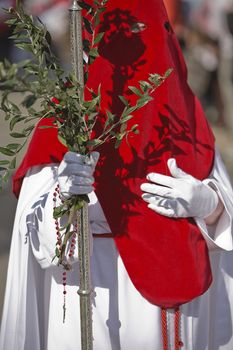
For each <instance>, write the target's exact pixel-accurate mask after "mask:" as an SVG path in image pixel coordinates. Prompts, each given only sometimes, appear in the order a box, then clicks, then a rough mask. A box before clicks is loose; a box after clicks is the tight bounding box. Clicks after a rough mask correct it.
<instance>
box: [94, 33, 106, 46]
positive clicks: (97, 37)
mask: <svg viewBox="0 0 233 350" xmlns="http://www.w3.org/2000/svg"><path fill="white" fill-rule="evenodd" d="M103 36H104V33H99V34H97V35H96V36H95V39H94V44H95V45H96V44H98V43H99V42H100V41H101V39H102V38H103Z"/></svg>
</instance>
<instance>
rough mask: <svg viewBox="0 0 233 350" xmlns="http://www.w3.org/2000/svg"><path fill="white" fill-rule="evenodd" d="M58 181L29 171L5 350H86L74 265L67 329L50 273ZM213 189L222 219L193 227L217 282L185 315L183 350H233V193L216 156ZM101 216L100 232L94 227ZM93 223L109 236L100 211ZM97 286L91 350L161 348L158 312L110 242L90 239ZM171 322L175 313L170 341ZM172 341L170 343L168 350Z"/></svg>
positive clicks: (52, 170)
mask: <svg viewBox="0 0 233 350" xmlns="http://www.w3.org/2000/svg"><path fill="white" fill-rule="evenodd" d="M56 180H57V179H56V166H55V165H54V166H53V165H48V166H44V167H34V168H32V169H30V170H29V171H28V173H27V176H26V177H25V179H24V182H23V186H22V189H21V194H20V198H19V202H18V208H17V212H16V217H15V225H14V231H13V237H12V244H11V251H10V258H9V266H8V278H7V285H6V294H5V303H4V310H3V316H2V326H1V336H0V350H78V349H81V346H80V325H79V322H80V321H79V300H78V295H77V289H78V267H77V263H75V264H74V265H73V269H72V271H71V272H70V273H69V274H68V277H67V287H66V289H67V298H66V307H67V312H66V321H65V323H63V309H62V306H63V285H62V269H61V268H60V267H57V266H51V258H50V255H51V254H52V255H53V254H54V252H53V251H54V243H53V241H54V242H55V240H56V233H55V226H54V220H53V218H52V210H53V209H52V208H53V201H52V195H53V191H54V187H55V185H56V182H57V181H56ZM210 181H211V182H212V183H214V184H215V186H216V188H217V191H218V193H219V195H220V197H221V198H222V201H223V203H224V205H225V211H224V212H223V214H222V216H221V217H220V219H219V221H218V223H217V224H216V225H215V226H214V227H212V228H207V227H206V226H205V224H204V221H202V220H196V221H197V224H198V225H199V227H200V228H201V230H202V232H203V235H204V237H205V239H206V240H207V243H208V246H209V248H210V256H211V263H212V269H213V277H214V282H213V284H212V286H211V288H210V289H209V290H208V291H207V292H206V293H205V294H204V295H203V296H201V297H199V298H196V299H195V300H193V301H191V302H189V303H187V304H185V305H183V306H182V307H181V339H182V341H183V343H184V347H183V349H184V350H220V349H221V350H232V349H233V320H232V317H233V294H232V293H233V278H232V277H233V253H232V252H229V251H230V250H232V248H233V243H232V215H233V195H232V194H233V193H232V189H231V185H230V182H229V179H228V176H227V173H226V170H225V168H224V165H223V164H222V161H221V159H220V156H219V154H218V152H216V158H215V164H214V168H213V171H212V173H211V176H210ZM93 208H94V207H93ZM90 210H92V209H90ZM93 213H94V214H93ZM96 213H97V216H98V218H97V221H98V220H99V222H97V226H95V225H96V223H95V220H96V218H95V217H94V219H93V215H94V216H95V215H96ZM91 216H92V219H93V223H92V230H94V231H95V232H106V229H107V228H106V227H104V226H106V223H105V222H104V219H103V216H102V212H101V209H100V208H99V207H98V208H97V209H96V210H94V211H93V212H92V214H91ZM100 217H101V218H102V219H99V218H100ZM44 237H46V240H47V241H48V242H49V241H50V239H51V242H50V243H49V244H48V247H46V241H44ZM51 247H52V248H51ZM51 249H53V251H52V252H50V250H51ZM52 255H51V256H52ZM92 284H93V288H94V291H95V293H96V296H95V298H94V300H93V333H94V343H93V344H94V350H132V349H135V350H160V349H162V348H163V347H162V339H161V320H160V309H159V308H158V307H156V306H154V305H152V304H150V303H149V302H148V301H147V300H145V299H144V298H143V297H142V296H141V295H140V293H139V292H138V291H137V290H136V289H135V287H134V286H133V284H132V282H131V281H130V279H129V277H128V274H127V272H126V270H125V268H124V265H123V263H122V260H121V258H120V257H119V254H118V252H117V250H116V248H115V244H114V241H113V240H112V238H94V239H93V254H92ZM173 318H174V317H173V313H172V311H171V312H169V317H168V324H169V325H170V334H172V327H173V324H174V323H173ZM172 341H173V338H172V337H171V338H170V349H173V345H172Z"/></svg>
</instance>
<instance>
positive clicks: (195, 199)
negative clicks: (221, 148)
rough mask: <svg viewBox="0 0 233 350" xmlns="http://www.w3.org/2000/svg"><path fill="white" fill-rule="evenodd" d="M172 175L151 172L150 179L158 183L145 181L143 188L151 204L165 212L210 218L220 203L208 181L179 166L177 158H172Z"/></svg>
mask: <svg viewBox="0 0 233 350" xmlns="http://www.w3.org/2000/svg"><path fill="white" fill-rule="evenodd" d="M167 164H168V168H169V170H170V172H171V175H172V176H173V177H171V176H166V175H161V174H157V173H151V174H148V175H147V179H148V180H149V181H151V182H153V183H155V184H151V183H144V184H142V185H141V190H142V191H144V192H146V193H144V194H143V195H142V198H143V199H144V201H146V202H147V203H149V205H148V208H150V209H152V210H154V211H156V212H157V213H159V214H161V215H165V216H168V217H174V218H187V217H197V218H202V219H204V218H206V217H208V216H209V215H210V214H212V213H213V212H214V211H215V209H216V208H217V205H218V201H219V199H218V195H217V193H216V192H215V191H214V190H213V189H212V188H211V187H209V186H208V185H206V184H205V183H204V182H205V181H200V180H197V179H196V178H194V177H193V176H191V175H189V174H187V173H185V172H184V171H182V170H181V169H180V168H178V167H177V164H176V160H175V159H173V158H170V159H168V162H167Z"/></svg>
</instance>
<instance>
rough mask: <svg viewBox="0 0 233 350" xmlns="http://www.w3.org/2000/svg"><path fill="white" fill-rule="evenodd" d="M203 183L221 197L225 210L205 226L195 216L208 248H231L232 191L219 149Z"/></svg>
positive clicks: (232, 244)
mask: <svg viewBox="0 0 233 350" xmlns="http://www.w3.org/2000/svg"><path fill="white" fill-rule="evenodd" d="M205 183H208V184H211V186H212V187H214V189H215V190H216V192H217V193H218V195H219V197H220V198H221V200H222V202H223V205H224V207H225V210H224V211H223V213H222V215H221V216H220V218H219V219H218V221H217V223H216V224H215V225H212V226H207V225H206V224H205V221H204V220H203V219H199V218H195V221H196V223H197V225H198V226H199V228H200V230H201V232H202V234H203V236H204V238H205V240H206V242H207V245H208V247H209V249H210V250H216V249H223V250H227V251H230V250H233V240H232V218H233V191H232V186H231V183H230V180H229V177H228V173H227V170H226V168H225V166H224V164H223V161H222V159H221V156H220V153H219V151H218V150H217V149H216V152H215V161H214V166H213V169H212V172H211V174H210V176H209V177H208V179H206V180H205Z"/></svg>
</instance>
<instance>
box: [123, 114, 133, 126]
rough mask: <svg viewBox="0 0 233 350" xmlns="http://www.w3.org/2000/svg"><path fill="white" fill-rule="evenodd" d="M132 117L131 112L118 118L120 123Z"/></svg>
mask: <svg viewBox="0 0 233 350" xmlns="http://www.w3.org/2000/svg"><path fill="white" fill-rule="evenodd" d="M132 118H133V115H132V114H129V115H126V116H125V117H122V118H121V119H120V124H122V123H126V122H127V121H128V120H130V119H132Z"/></svg>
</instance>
